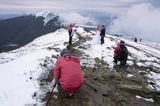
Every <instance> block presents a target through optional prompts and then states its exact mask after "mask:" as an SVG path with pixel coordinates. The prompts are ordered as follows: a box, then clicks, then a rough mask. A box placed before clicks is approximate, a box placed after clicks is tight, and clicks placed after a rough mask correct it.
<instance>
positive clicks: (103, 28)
mask: <svg viewBox="0 0 160 106" xmlns="http://www.w3.org/2000/svg"><path fill="white" fill-rule="evenodd" d="M105 33H106V30H105V26H104V25H102V29H101V33H100V36H101V45H103V44H104V37H105Z"/></svg>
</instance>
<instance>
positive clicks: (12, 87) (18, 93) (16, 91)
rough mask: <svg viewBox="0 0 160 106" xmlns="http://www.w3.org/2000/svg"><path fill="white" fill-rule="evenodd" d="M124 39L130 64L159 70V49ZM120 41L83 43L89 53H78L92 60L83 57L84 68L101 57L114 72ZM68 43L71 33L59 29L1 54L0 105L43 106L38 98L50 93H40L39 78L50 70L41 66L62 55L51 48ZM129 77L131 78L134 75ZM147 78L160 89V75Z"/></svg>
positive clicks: (83, 32)
mask: <svg viewBox="0 0 160 106" xmlns="http://www.w3.org/2000/svg"><path fill="white" fill-rule="evenodd" d="M77 32H78V33H80V34H81V35H82V36H87V35H88V36H90V37H93V36H94V35H92V34H91V33H89V32H86V31H85V30H84V29H83V28H80V27H79V28H77ZM123 40H124V41H125V42H126V43H127V44H128V45H129V46H127V47H128V50H129V51H130V53H131V54H132V55H131V56H129V60H128V62H127V64H128V65H133V64H135V63H134V61H135V60H136V65H140V66H153V68H156V69H157V68H160V59H159V57H158V56H160V50H158V49H153V48H151V47H149V46H145V45H142V44H139V43H134V42H132V41H129V40H126V39H123ZM75 41H78V38H77V36H76V34H74V38H73V42H75ZM119 41H120V38H117V37H113V36H111V35H106V37H105V44H104V45H103V46H102V45H90V44H91V41H87V42H83V44H81V45H82V46H89V47H88V48H87V49H86V50H84V49H81V48H79V50H83V52H84V53H85V55H88V58H89V59H86V58H83V57H84V56H83V55H82V57H81V65H85V63H87V66H90V67H94V63H95V60H94V58H96V57H98V58H100V59H103V60H104V61H105V62H107V63H108V67H110V68H111V70H112V69H113V66H114V63H113V50H114V47H115V46H116V45H117V42H119ZM65 42H68V32H67V30H66V29H59V30H57V31H56V32H54V33H50V34H46V35H44V36H41V37H39V38H37V39H35V40H34V41H33V42H31V43H29V44H27V45H25V46H24V47H21V48H19V49H17V50H13V51H9V52H4V53H0V106H30V105H34V104H37V105H38V106H44V103H42V102H41V101H40V97H39V96H40V95H41V94H43V93H44V92H47V90H46V91H44V92H42V91H41V90H40V85H39V83H40V82H39V80H38V79H39V77H40V76H41V74H42V73H45V72H46V71H47V70H46V69H45V68H42V67H41V66H40V64H41V63H43V62H44V60H45V59H46V57H50V58H51V57H52V55H57V54H59V52H58V51H56V50H54V49H52V50H49V49H48V48H49V47H51V48H59V49H60V50H62V49H63V48H65V47H66V45H65ZM81 43H82V42H81ZM130 45H131V46H130ZM132 46H133V47H132ZM136 48H138V49H136ZM148 53H149V54H148ZM157 57H158V58H157ZM55 62H56V59H55V58H52V64H48V65H47V68H50V69H52V68H53V67H54V66H55ZM129 76H131V77H132V76H133V75H129ZM147 77H148V78H150V80H152V81H154V82H155V83H156V89H157V90H160V74H157V73H153V72H152V73H150V74H149V75H148V76H147ZM153 89H154V88H153ZM35 92H36V93H37V96H36V97H34V94H35Z"/></svg>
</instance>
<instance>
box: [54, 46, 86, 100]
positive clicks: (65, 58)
mask: <svg viewBox="0 0 160 106" xmlns="http://www.w3.org/2000/svg"><path fill="white" fill-rule="evenodd" d="M60 55H61V57H60V58H59V59H58V60H57V62H56V67H55V69H54V78H55V80H56V83H58V88H59V90H60V91H62V93H63V95H64V96H65V97H70V96H71V95H72V94H73V93H75V92H76V91H77V90H79V89H80V87H81V86H82V85H83V83H84V77H83V75H82V71H81V67H80V60H79V58H77V57H76V56H75V55H74V54H73V48H72V46H71V45H68V46H67V48H66V49H63V50H62V52H61V54H60Z"/></svg>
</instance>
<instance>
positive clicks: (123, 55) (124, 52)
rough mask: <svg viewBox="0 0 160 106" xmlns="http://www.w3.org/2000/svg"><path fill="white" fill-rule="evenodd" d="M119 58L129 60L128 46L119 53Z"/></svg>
mask: <svg viewBox="0 0 160 106" xmlns="http://www.w3.org/2000/svg"><path fill="white" fill-rule="evenodd" d="M117 58H118V60H127V58H128V50H127V48H126V47H123V48H121V50H120V52H119V53H118V55H117Z"/></svg>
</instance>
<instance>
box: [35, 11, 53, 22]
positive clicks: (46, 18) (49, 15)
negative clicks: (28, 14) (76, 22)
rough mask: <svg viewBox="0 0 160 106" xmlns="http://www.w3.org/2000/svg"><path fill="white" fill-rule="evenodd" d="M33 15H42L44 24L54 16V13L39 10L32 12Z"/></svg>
mask: <svg viewBox="0 0 160 106" xmlns="http://www.w3.org/2000/svg"><path fill="white" fill-rule="evenodd" d="M32 15H33V16H35V17H36V18H37V17H43V18H44V25H46V24H47V23H48V22H49V21H50V20H52V19H53V18H55V17H56V15H55V14H53V13H52V12H51V11H46V10H44V11H41V12H38V13H35V14H32Z"/></svg>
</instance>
